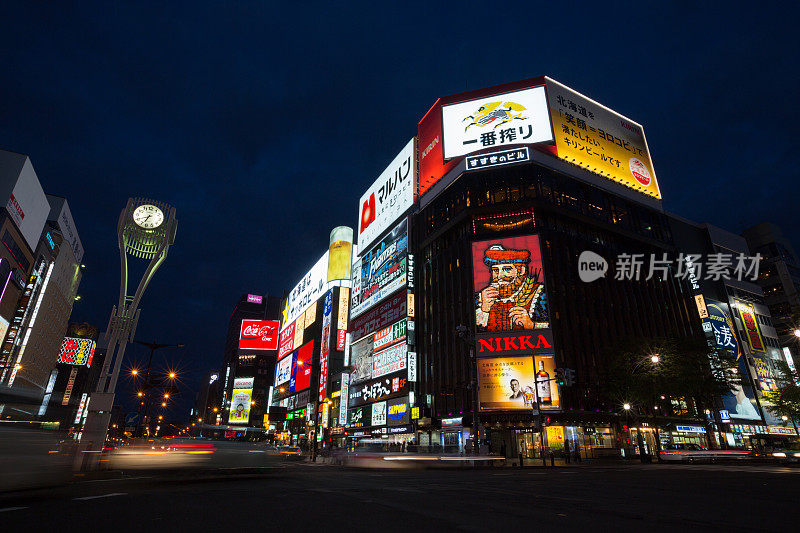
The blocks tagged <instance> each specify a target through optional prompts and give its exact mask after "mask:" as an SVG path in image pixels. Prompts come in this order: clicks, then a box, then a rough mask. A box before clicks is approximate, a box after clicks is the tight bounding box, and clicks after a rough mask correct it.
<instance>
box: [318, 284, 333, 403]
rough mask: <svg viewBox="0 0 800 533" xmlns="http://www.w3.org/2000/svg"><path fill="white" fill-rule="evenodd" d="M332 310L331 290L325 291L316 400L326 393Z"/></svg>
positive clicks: (322, 398)
mask: <svg viewBox="0 0 800 533" xmlns="http://www.w3.org/2000/svg"><path fill="white" fill-rule="evenodd" d="M332 311H333V291H328V292H327V293H325V301H324V303H323V305H322V339H321V341H320V347H319V394H318V398H317V400H318V401H320V402H321V401H323V400H324V399H325V395H326V394H327V393H328V354H329V353H330V345H331V312H332Z"/></svg>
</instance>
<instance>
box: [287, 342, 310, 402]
mask: <svg viewBox="0 0 800 533" xmlns="http://www.w3.org/2000/svg"><path fill="white" fill-rule="evenodd" d="M313 356H314V341H311V342H309V343H307V344H306V345H305V346H303V347H301V348H300V349H299V350H297V359H296V360H295V361H294V364H295V368H294V371H293V372H292V375H293V376H295V381H294V389H293V390H294V391H295V392H297V391H301V390H304V389H307V388H309V387H310V386H311V358H312V357H313Z"/></svg>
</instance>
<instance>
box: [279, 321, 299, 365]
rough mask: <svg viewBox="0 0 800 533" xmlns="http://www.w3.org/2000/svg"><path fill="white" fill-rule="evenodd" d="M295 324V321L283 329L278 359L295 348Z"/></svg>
mask: <svg viewBox="0 0 800 533" xmlns="http://www.w3.org/2000/svg"><path fill="white" fill-rule="evenodd" d="M294 325H295V322H292V323H291V324H289V326H287V327H286V329H284V330H283V331H281V340H280V343H279V344H278V360H281V359H283V358H284V357H285V356H287V355H289V354H290V353H292V350H294Z"/></svg>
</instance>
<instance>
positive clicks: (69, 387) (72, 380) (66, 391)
mask: <svg viewBox="0 0 800 533" xmlns="http://www.w3.org/2000/svg"><path fill="white" fill-rule="evenodd" d="M77 375H78V369H77V368H73V369H72V370H70V372H69V380H67V387H66V388H65V389H64V397H63V398H62V399H61V405H69V397H70V396H72V387H74V386H75V376H77Z"/></svg>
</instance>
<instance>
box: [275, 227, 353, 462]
mask: <svg viewBox="0 0 800 533" xmlns="http://www.w3.org/2000/svg"><path fill="white" fill-rule="evenodd" d="M352 242H353V231H352V229H350V228H348V227H343V226H340V227H338V228H334V230H333V231H332V232H331V237H330V246H329V248H328V250H327V251H326V252H325V253H324V254H323V255H322V257H320V258H319V260H318V261H317V262H316V263H315V264H314V266H313V267H311V269H310V270H309V271H308V272H306V273H305V274H304V275H302V276H301V277H300V280H299V281H298V283H297V284H296V285H295V286H294V288H293V289H292V290H291V291H290V292H289V294H288V295H287V297H286V298H285V299H284V301H283V304H282V319H281V326H280V327H281V330H280V337H279V343H278V361H277V364H276V366H275V379H274V381H273V387H272V396H271V397H272V406H275V407H277V408H278V410H279V412H280V419H283V417H284V413H285V420H281V421H280V422H279V423H277V424H275V426H276V435H275V437H276V438H277V439H278V440H279V441H280V442H284V443H291V444H296V445H300V446H301V447H303V448H306V449H310V450H312V453H314V451H315V450H317V449H318V448H319V447H320V446H322V447H327V446H328V445H330V443H331V442H332V441H333V440H340V439H343V438H344V425H343V424H339V423H338V420H339V417H338V413H339V405H340V403H339V402H340V400H341V397H346V394H343V393H340V390H341V385H340V379H341V375H342V370H343V368H344V359H345V351H344V350H345V333H346V331H347V314H348V312H349V309H348V302H349V296H350V289H349V285H350V267H351V264H352V262H351V258H352V255H351V254H352ZM340 396H341V397H340ZM272 412H273V411H272V410H270V416H271V418H272V420H271V421H270V425H272V422H277V421H278V419H276V418H275V417H272Z"/></svg>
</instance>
